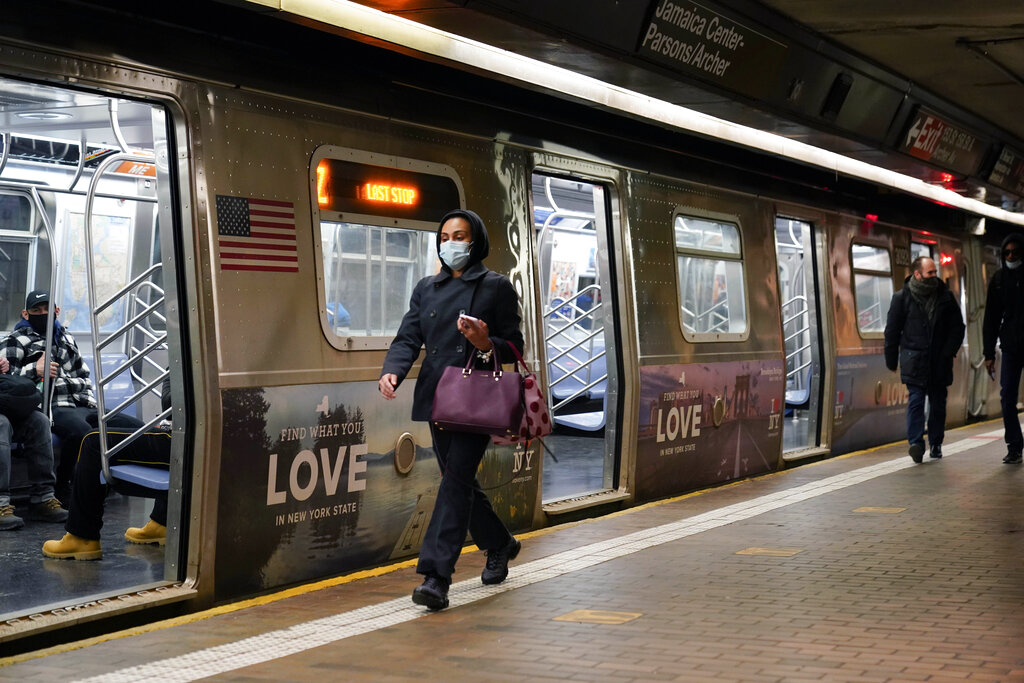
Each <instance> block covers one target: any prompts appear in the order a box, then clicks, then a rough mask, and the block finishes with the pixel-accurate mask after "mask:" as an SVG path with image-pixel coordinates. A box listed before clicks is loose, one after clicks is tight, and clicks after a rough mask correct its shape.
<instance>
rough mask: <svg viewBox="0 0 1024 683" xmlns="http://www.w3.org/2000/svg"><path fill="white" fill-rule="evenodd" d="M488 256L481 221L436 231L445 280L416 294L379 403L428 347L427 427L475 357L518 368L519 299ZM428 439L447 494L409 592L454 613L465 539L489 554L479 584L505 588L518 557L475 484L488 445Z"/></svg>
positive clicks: (418, 405)
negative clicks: (455, 370) (451, 371)
mask: <svg viewBox="0 0 1024 683" xmlns="http://www.w3.org/2000/svg"><path fill="white" fill-rule="evenodd" d="M489 251H490V242H489V240H488V237H487V229H486V228H485V227H484V223H483V221H482V220H480V217H479V216H477V215H476V214H475V213H473V212H472V211H469V210H465V209H457V210H455V211H449V212H448V213H447V214H445V216H444V218H442V219H441V223H440V226H439V227H438V230H437V252H438V257H439V258H440V259H441V271H440V272H439V273H438V274H437V275H429V276H427V277H425V278H423V279H422V280H420V281H419V283H418V284H417V285H416V288H415V289H414V290H413V293H412V298H411V300H410V302H409V311H408V312H407V313H406V314H405V317H403V318H402V324H401V326H400V327H399V329H398V334H397V336H396V337H395V339H394V341H393V342H392V343H391V348H390V349H389V350H388V354H387V357H386V358H385V359H384V367H383V368H382V369H381V376H380V379H379V380H378V388H379V389H380V392H381V394H382V395H383V396H384V398H385V399H387V400H389V401H390V400H391V399H393V398H394V397H395V390H396V389H397V388H398V386H399V385H400V384H401V382H402V380H403V379H405V376H406V375H407V374H408V372H409V369H410V368H411V367H412V364H413V363H414V362H415V361H416V358H417V357H418V356H419V353H420V348H421V347H425V349H426V356H425V358H424V360H423V365H422V368H421V369H420V375H419V378H418V379H417V381H416V389H415V391H414V393H413V407H412V419H413V420H418V421H429V420H430V415H431V410H432V408H433V405H434V392H435V390H436V388H437V383H438V381H439V380H440V379H441V374H442V373H443V372H444V369H445V368H446V367H448V366H450V365H453V366H458V367H463V366H465V365H466V362H467V361H468V360H469V354H474V355H475V358H476V365H477V366H478V367H480V368H482V369H488V368H490V367H492V366H493V360H492V358H491V355H492V354H495V353H497V354H498V356H499V359H500V360H501V361H502V362H507V363H513V362H515V357H514V355H513V353H512V350H511V349H510V348H509V346H508V342H511V343H512V344H514V345H515V346H516V348H518V349H519V350H520V352H521V351H522V348H523V335H522V332H520V330H519V324H520V317H519V297H518V296H517V295H516V291H515V289H514V288H513V287H512V283H511V282H510V281H509V279H508V278H507V277H505V276H504V275H501V274H499V273H495V272H493V271H491V270H488V269H487V267H486V266H485V265H484V264H483V260H484V258H486V257H487V254H488V252H489ZM430 433H431V436H432V437H433V441H434V453H435V454H436V456H437V462H438V465H439V466H440V468H441V485H440V486H439V488H438V491H437V500H436V502H435V503H434V512H433V514H432V515H431V517H430V524H429V525H428V526H427V531H426V533H425V535H424V537H423V544H422V546H421V548H420V557H419V563H418V564H417V566H416V572H417V573H419V574H422V575H423V576H424V580H423V584H422V585H420V586H418V587H417V588H416V589H415V590H414V591H413V594H412V600H413V602H415V603H416V604H418V605H423V606H425V607H427V608H428V609H431V610H439V609H444V608H445V607H447V606H448V587H449V586H450V585H451V582H452V574H453V573H454V572H455V562H456V561H457V560H458V557H459V553H460V552H461V550H462V544H463V542H464V541H465V539H466V531H467V530H468V531H469V533H470V534H471V535H472V537H473V541H474V542H475V543H476V544H477V546H478V547H480V549H481V550H484V551H485V552H486V553H487V566H486V567H485V568H484V571H483V573H482V574H481V576H480V578H481V580H482V581H483V582H484V583H485V584H496V583H501V582H502V581H504V580H505V577H506V576H508V563H509V561H510V560H512V559H514V558H515V557H516V555H518V554H519V549H520V547H521V544H520V543H519V541H517V540H516V539H515V538H514V537H513V536H512V534H511V533H510V532H509V530H508V529H507V528H506V527H505V525H504V523H503V522H502V521H501V519H499V518H498V515H497V514H495V512H494V509H493V508H492V507H491V502H490V501H489V500H488V499H487V495H486V494H485V493H484V492H483V490H482V489H481V488H480V484H479V483H478V482H477V480H476V471H477V468H478V467H479V465H480V460H481V459H482V458H483V456H484V452H485V451H486V450H487V445H488V443H489V442H490V437H489V436H488V435H486V434H471V433H467V432H457V431H452V430H447V429H444V430H442V429H439V428H438V427H436V426H435V425H434V424H431V425H430Z"/></svg>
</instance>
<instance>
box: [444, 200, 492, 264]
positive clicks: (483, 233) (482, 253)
mask: <svg viewBox="0 0 1024 683" xmlns="http://www.w3.org/2000/svg"><path fill="white" fill-rule="evenodd" d="M456 216H458V217H461V218H465V219H466V220H467V221H468V222H469V227H470V229H471V230H472V231H473V248H472V249H470V250H469V263H467V264H466V268H469V267H470V266H472V265H473V264H474V263H479V262H481V261H483V260H484V259H485V258H487V254H489V253H490V252H491V240H490V238H488V237H487V228H486V227H485V226H484V222H483V220H482V219H481V218H480V216H478V215H476V213H475V212H473V211H470V210H469V209H455V210H453V211H449V212H448V213H446V214H445V215H444V216H443V217H442V218H441V222H440V223H438V224H437V243H436V248H437V249H438V250H440V249H441V228H442V227H444V224H445V222H447V221H448V219H449V218H455V217H456ZM441 269H442V270H444V271H446V272H448V273H450V272H451V268H449V267H448V266H446V265H445V264H444V262H443V261H442V262H441Z"/></svg>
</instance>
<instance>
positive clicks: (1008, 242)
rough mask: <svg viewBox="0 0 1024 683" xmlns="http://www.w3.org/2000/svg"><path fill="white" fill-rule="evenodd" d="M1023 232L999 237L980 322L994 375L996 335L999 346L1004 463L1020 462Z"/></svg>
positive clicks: (988, 365) (1023, 445) (1023, 359)
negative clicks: (998, 258) (999, 263)
mask: <svg viewBox="0 0 1024 683" xmlns="http://www.w3.org/2000/svg"><path fill="white" fill-rule="evenodd" d="M1022 257H1024V236H1021V235H1019V234H1017V233H1014V234H1012V235H1009V236H1008V237H1007V238H1006V239H1004V240H1003V246H1002V261H1003V267H1002V268H1000V269H999V270H997V271H996V272H995V274H994V275H993V276H992V280H991V281H990V282H989V283H988V296H987V297H986V299H985V320H984V322H983V323H982V337H983V350H984V354H985V369H986V370H988V374H989V376H990V377H991V378H992V379H995V369H996V368H995V365H996V338H998V339H999V348H1001V349H1002V350H1003V361H1002V364H1001V368H1000V372H999V387H1000V392H999V398H1000V404H1001V405H1002V409H1003V439H1004V440H1005V441H1006V456H1005V457H1004V458H1003V462H1004V463H1006V464H1007V465H1019V464H1020V463H1021V451H1022V450H1024V437H1022V436H1021V430H1020V421H1019V418H1018V417H1017V390H1018V388H1019V387H1020V374H1021V368H1022V367H1024V285H1022V282H1024V268H1021V267H1020V266H1021V263H1024V259H1022Z"/></svg>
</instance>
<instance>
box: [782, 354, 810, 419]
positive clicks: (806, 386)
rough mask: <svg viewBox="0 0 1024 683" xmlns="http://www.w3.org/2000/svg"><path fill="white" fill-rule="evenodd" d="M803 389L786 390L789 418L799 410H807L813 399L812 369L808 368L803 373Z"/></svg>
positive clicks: (787, 414)
mask: <svg viewBox="0 0 1024 683" xmlns="http://www.w3.org/2000/svg"><path fill="white" fill-rule="evenodd" d="M801 379H802V380H803V382H802V384H803V388H802V389H786V416H787V417H789V416H791V415H792V414H793V411H794V410H795V409H797V408H806V407H807V406H808V405H809V404H810V399H811V368H810V367H809V366H808V367H807V368H806V369H805V370H804V371H803V373H801Z"/></svg>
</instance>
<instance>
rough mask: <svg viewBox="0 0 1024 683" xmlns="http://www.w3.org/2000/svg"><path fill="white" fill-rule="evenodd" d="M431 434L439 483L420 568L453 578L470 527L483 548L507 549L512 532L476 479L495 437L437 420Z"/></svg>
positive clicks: (420, 571) (431, 427)
mask: <svg viewBox="0 0 1024 683" xmlns="http://www.w3.org/2000/svg"><path fill="white" fill-rule="evenodd" d="M430 433H431V436H433V439H434V453H435V454H436V456H437V464H438V465H439V466H440V468H441V485H440V486H439V487H438V489H437V500H436V501H435V503H434V512H433V514H432V515H431V516H430V523H429V524H428V525H427V531H426V533H425V534H424V536H423V545H422V547H421V548H420V558H419V563H418V564H417V566H416V572H417V573H419V574H425V575H428V576H436V577H438V578H440V579H443V580H445V581H448V582H451V580H452V574H454V573H455V562H456V561H457V560H458V559H459V553H460V552H461V551H462V545H463V543H465V541H466V532H467V531H468V532H469V533H470V535H472V537H473V542H474V543H476V544H477V546H478V547H479V548H480V549H481V550H498V549H500V548H504V547H505V546H506V545H508V544H509V542H510V541H511V540H512V534H511V533H510V532H509V530H508V529H507V528H506V527H505V524H504V522H502V521H501V519H500V518H499V517H498V515H497V514H496V513H495V512H494V508H492V507H491V501H490V500H488V499H487V495H486V494H485V493H484V492H483V490H481V488H480V483H479V482H478V481H477V480H476V470H477V468H478V467H479V466H480V460H481V459H482V458H483V457H484V453H485V452H486V450H487V444H488V443H490V440H491V437H489V436H487V435H486V434H466V433H464V432H452V431H448V430H444V429H437V428H436V427H434V426H433V425H431V426H430Z"/></svg>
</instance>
